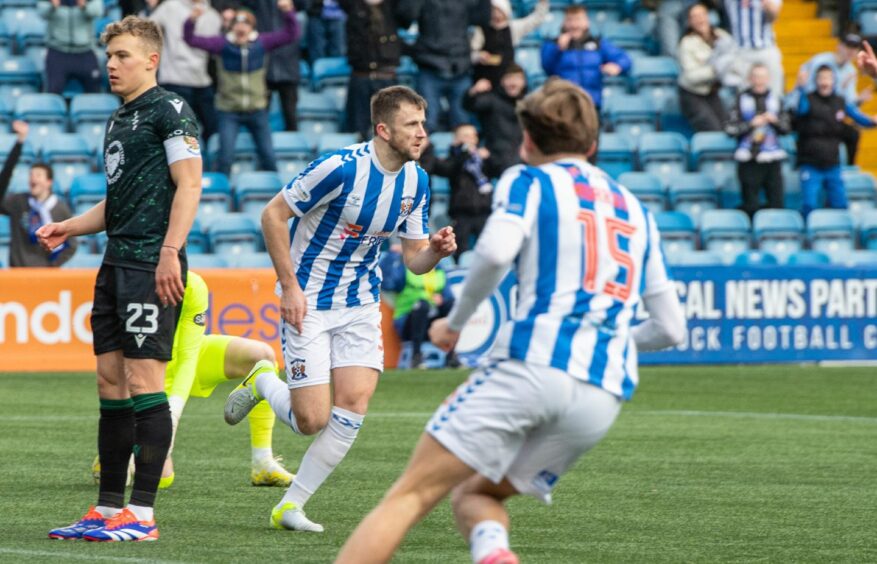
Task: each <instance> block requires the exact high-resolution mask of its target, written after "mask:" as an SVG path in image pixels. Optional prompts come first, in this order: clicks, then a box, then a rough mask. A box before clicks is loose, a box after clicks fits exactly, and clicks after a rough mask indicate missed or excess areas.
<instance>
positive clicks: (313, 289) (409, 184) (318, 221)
mask: <svg viewBox="0 0 877 564" xmlns="http://www.w3.org/2000/svg"><path fill="white" fill-rule="evenodd" d="M282 194H283V197H284V199H285V200H286V203H287V204H288V205H289V207H290V209H291V210H292V213H293V214H294V215H295V218H294V219H293V221H292V225H291V227H290V230H289V238H290V248H289V253H290V256H291V257H292V264H293V267H294V268H295V275H296V278H297V279H298V283H299V285H301V287H302V290H303V291H304V294H305V297H306V298H307V300H308V305H309V306H310V307H313V308H316V309H318V310H327V309H339V308H346V307H356V306H360V305H365V304H370V303H374V302H377V301H378V300H379V298H380V286H381V269H380V268H379V267H378V259H379V258H380V248H381V245H382V244H383V243H384V242H385V241H386V240H387V239H389V238H390V237H391V236H392V235H393V234H394V233H397V232H398V234H399V236H400V237H404V238H409V239H425V238H427V237H428V236H429V227H428V220H429V178H428V176H427V174H426V172H424V170H423V169H421V168H420V167H419V166H417V164H415V163H414V162H413V161H410V162H407V163H405V165H404V166H403V167H402V169H401V170H400V171H398V172H395V173H391V172H388V171H386V170H384V169H383V168H382V167H381V164H380V163H379V162H378V159H377V156H376V155H375V152H374V147H373V146H372V143H371V142H369V143H360V144H357V145H351V146H349V147H346V148H344V149H341V150H340V151H336V152H334V153H329V154H327V155H324V156H323V157H320V158H319V159H317V160H315V161H314V162H312V163H311V164H310V165H309V166H308V167H307V168H306V169H305V170H304V171H303V172H302V173H301V174H299V175H298V176H297V177H296V178H295V179H293V181H292V182H290V183H289V184H287V185H286V186H285V187H284V188H283V190H282ZM278 292H279V286H278Z"/></svg>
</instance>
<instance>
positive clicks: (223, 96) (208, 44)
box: [183, 0, 298, 174]
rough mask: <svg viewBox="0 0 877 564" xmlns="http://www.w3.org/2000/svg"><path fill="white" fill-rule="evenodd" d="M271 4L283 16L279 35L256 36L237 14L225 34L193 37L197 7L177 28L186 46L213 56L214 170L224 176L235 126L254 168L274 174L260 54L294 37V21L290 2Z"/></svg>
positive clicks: (246, 15) (249, 18)
mask: <svg viewBox="0 0 877 564" xmlns="http://www.w3.org/2000/svg"><path fill="white" fill-rule="evenodd" d="M277 6H278V8H279V9H280V10H282V11H283V12H284V13H285V14H286V27H285V28H284V29H283V30H281V31H276V32H268V33H262V34H260V33H258V32H257V31H256V17H255V16H254V15H253V13H252V12H249V11H247V10H239V11H238V12H237V15H235V17H234V24H233V25H232V28H231V32H230V33H229V34H228V35H227V36H225V37H223V36H221V35H215V36H212V37H202V36H200V35H195V22H196V21H197V20H198V18H199V17H200V16H201V13H202V10H201V7H200V6H197V5H196V7H195V9H194V10H193V11H192V15H191V16H190V17H189V19H188V20H186V24H185V26H184V28H183V35H184V37H185V39H186V43H188V44H189V45H191V46H192V47H197V48H199V49H204V50H205V51H208V52H210V53H213V54H214V55H219V59H220V61H219V64H218V65H217V75H218V80H219V91H218V92H217V96H216V108H217V110H218V115H219V164H218V166H217V169H218V170H219V172H223V173H225V174H229V172H230V171H231V164H232V161H233V160H234V145H235V139H237V135H238V131H239V129H240V127H241V126H243V127H246V128H247V129H248V130H249V131H250V133H251V134H252V135H253V140H254V141H255V144H256V154H257V155H258V157H259V168H260V170H277V163H276V162H275V159H274V148H273V147H272V145H271V130H270V128H269V126H268V110H267V106H268V94H267V86H266V83H265V73H266V63H267V56H266V55H267V54H268V53H270V52H271V51H273V50H274V49H276V48H277V47H280V46H282V45H286V44H289V43H292V42H293V41H295V40H296V39H297V38H298V22H297V21H296V19H295V12H293V5H292V2H291V1H290V0H278V2H277Z"/></svg>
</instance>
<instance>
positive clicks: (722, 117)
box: [678, 4, 730, 131]
mask: <svg viewBox="0 0 877 564" xmlns="http://www.w3.org/2000/svg"><path fill="white" fill-rule="evenodd" d="M722 39H730V36H729V35H728V32H726V31H725V30H723V29H719V28H716V27H713V26H712V24H710V19H709V12H707V9H706V6H704V5H703V4H695V5H694V6H692V7H691V8H690V9H689V10H688V28H687V29H686V30H685V33H684V34H683V36H682V40H681V41H680V42H679V49H678V53H679V66H680V67H681V69H682V72H680V73H679V105H680V107H681V109H682V114H683V115H684V116H685V119H687V120H688V123H689V124H690V125H691V128H692V129H693V130H694V131H721V130H722V128H723V127H724V125H725V122H726V121H728V112H727V111H726V110H725V106H724V105H723V104H722V99H721V98H720V97H719V88H720V87H721V86H722V82H721V80H720V78H719V75H718V72H717V71H716V68H715V67H714V66H713V64H712V63H713V57H714V55H715V45H716V43H717V42H718V41H719V40H722Z"/></svg>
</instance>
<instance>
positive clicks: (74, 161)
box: [42, 133, 94, 193]
mask: <svg viewBox="0 0 877 564" xmlns="http://www.w3.org/2000/svg"><path fill="white" fill-rule="evenodd" d="M42 155H43V160H45V161H48V162H49V163H50V164H51V165H52V169H53V171H54V173H55V183H56V184H57V185H58V186H59V187H60V188H61V190H62V191H63V192H64V193H66V192H67V191H68V190H69V189H70V184H71V183H72V182H73V179H74V178H75V177H77V176H79V175H82V174H88V173H90V172H91V171H92V164H93V162H94V156H93V154H92V152H91V149H90V148H89V146H88V144H87V143H86V142H85V139H83V137H82V136H81V135H79V134H77V133H60V134H57V135H53V136H52V137H49V138H48V139H46V140H45V142H44V144H43V151H42Z"/></svg>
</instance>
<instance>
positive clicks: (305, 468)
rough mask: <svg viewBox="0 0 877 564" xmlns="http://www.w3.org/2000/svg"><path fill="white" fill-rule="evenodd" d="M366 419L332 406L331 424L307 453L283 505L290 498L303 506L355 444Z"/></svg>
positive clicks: (287, 491)
mask: <svg viewBox="0 0 877 564" xmlns="http://www.w3.org/2000/svg"><path fill="white" fill-rule="evenodd" d="M364 418H365V416H364V415H360V414H358V413H353V412H352V411H347V410H346V409H341V408H340V407H333V408H332V415H331V417H330V418H329V424H328V425H326V428H325V429H323V430H322V431H321V432H320V434H319V436H317V438H316V439H314V442H313V443H311V446H310V447H309V448H308V450H307V452H305V455H304V457H303V458H302V459H301V465H300V466H299V467H298V473H297V474H296V476H295V479H294V480H293V481H292V485H290V486H289V489H288V490H286V494H284V496H283V499H282V500H281V501H280V503H281V504H283V503H286V502H287V501H291V502H293V503H295V504H296V505H297V506H298V507H304V504H305V503H307V502H308V500H309V499H310V497H311V496H312V495H314V492H316V491H317V488H319V487H320V485H322V483H323V482H324V481H325V480H326V478H328V477H329V474H331V473H332V471H333V470H335V467H336V466H338V463H340V462H341V460H342V459H344V456H345V455H346V454H347V451H348V450H350V447H351V446H353V441H354V440H355V439H356V435H357V433H359V428H360V427H361V426H362V420H363V419H364Z"/></svg>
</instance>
